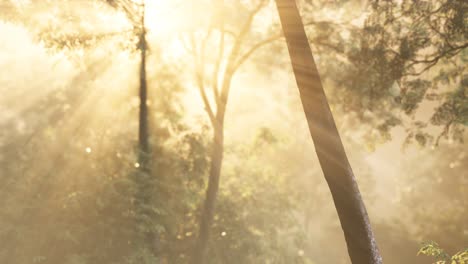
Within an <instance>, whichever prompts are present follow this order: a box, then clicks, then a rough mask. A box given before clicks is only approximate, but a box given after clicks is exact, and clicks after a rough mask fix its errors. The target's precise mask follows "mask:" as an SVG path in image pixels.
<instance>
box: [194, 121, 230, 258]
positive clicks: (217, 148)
mask: <svg viewBox="0 0 468 264" xmlns="http://www.w3.org/2000/svg"><path fill="white" fill-rule="evenodd" d="M222 123H223V122H222V121H221V122H220V119H218V123H217V124H213V128H214V132H213V133H214V134H213V149H212V152H211V165H210V175H209V180H208V188H207V190H206V197H205V202H204V205H203V211H202V214H201V216H200V231H199V234H198V241H197V244H196V246H195V251H194V252H193V254H194V255H193V258H192V264H203V263H204V259H205V255H206V251H207V248H208V240H209V237H210V230H211V224H212V223H213V216H214V211H215V202H216V196H217V194H218V189H219V178H220V176H221V165H222V162H223V151H224V150H223V148H224V147H223V144H224V135H223V134H224V131H223V130H224V129H223V124H222Z"/></svg>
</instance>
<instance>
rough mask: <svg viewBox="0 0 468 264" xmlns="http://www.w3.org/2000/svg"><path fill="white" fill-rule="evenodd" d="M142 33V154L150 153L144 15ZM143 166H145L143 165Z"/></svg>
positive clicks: (140, 136) (140, 117)
mask: <svg viewBox="0 0 468 264" xmlns="http://www.w3.org/2000/svg"><path fill="white" fill-rule="evenodd" d="M141 23H142V25H141V27H142V29H141V30H142V32H141V35H140V56H141V64H140V113H139V130H138V142H139V146H140V152H143V153H148V152H149V139H148V137H149V135H148V105H147V100H148V85H147V81H146V33H145V24H144V23H145V22H144V13H143V18H142V22H141ZM141 165H143V164H141Z"/></svg>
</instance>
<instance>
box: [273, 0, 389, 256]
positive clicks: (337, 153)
mask: <svg viewBox="0 0 468 264" xmlns="http://www.w3.org/2000/svg"><path fill="white" fill-rule="evenodd" d="M276 4H277V8H278V12H279V15H280V20H281V24H282V27H283V32H284V35H285V37H286V41H287V45H288V49H289V55H290V57H291V63H292V67H293V71H294V75H295V77H296V83H297V86H298V88H299V92H300V96H301V101H302V105H303V108H304V112H305V115H306V118H307V122H308V124H309V130H310V134H311V135H312V139H313V141H314V144H315V149H316V152H317V156H318V159H319V162H320V165H321V167H322V170H323V174H324V176H325V179H326V180H327V183H328V186H329V188H330V191H331V194H332V196H333V200H334V202H335V207H336V210H337V212H338V216H339V218H340V222H341V227H342V229H343V232H344V236H345V239H346V244H347V246H348V253H349V256H350V258H351V261H352V263H353V264H376V263H382V258H381V257H380V254H379V251H378V249H377V245H376V242H375V239H374V235H373V233H372V229H371V226H370V222H369V218H368V215H367V212H366V208H365V206H364V203H363V201H362V198H361V194H360V192H359V188H358V186H357V183H356V179H355V177H354V175H353V172H352V170H351V166H350V164H349V161H348V158H347V156H346V153H345V151H344V147H343V144H342V142H341V138H340V136H339V134H338V130H337V128H336V125H335V122H334V120H333V116H332V113H331V111H330V107H329V105H328V102H327V98H326V96H325V92H324V90H323V87H322V84H321V80H320V77H319V73H318V70H317V67H316V65H315V62H314V58H313V56H312V51H311V50H310V47H309V42H308V39H307V36H306V33H305V30H304V25H303V23H302V20H301V17H300V13H299V10H298V8H297V5H296V1H295V0H276Z"/></svg>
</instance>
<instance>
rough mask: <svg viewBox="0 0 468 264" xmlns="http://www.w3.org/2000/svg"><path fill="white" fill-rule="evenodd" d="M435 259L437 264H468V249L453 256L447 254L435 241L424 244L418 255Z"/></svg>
mask: <svg viewBox="0 0 468 264" xmlns="http://www.w3.org/2000/svg"><path fill="white" fill-rule="evenodd" d="M419 254H422V255H426V256H431V257H434V258H435V259H436V260H437V262H435V263H436V264H464V263H468V249H465V250H463V251H460V252H458V253H456V254H455V255H453V256H450V255H449V254H447V253H446V252H445V251H444V250H443V249H442V248H440V247H439V245H438V244H437V243H435V242H433V241H430V242H425V243H423V245H422V247H421V249H420V250H419V252H418V255H419Z"/></svg>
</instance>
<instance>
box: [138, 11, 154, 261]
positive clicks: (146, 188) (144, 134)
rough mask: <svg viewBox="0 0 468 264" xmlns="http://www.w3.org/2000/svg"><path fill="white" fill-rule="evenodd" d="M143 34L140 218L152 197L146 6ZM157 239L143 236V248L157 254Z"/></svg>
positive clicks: (139, 126)
mask: <svg viewBox="0 0 468 264" xmlns="http://www.w3.org/2000/svg"><path fill="white" fill-rule="evenodd" d="M140 23H141V25H140V27H141V29H140V30H141V32H140V36H139V49H140V89H139V97H140V107H139V115H138V121H139V123H138V164H139V168H138V170H139V173H137V179H136V184H137V194H136V197H135V198H136V202H137V208H136V209H137V212H138V214H139V217H142V218H143V217H145V216H146V217H151V212H150V205H151V204H150V203H151V195H152V191H153V190H152V186H153V185H152V181H151V168H150V164H149V163H150V157H151V147H150V140H149V137H150V136H149V117H148V104H147V101H148V82H147V78H146V57H147V50H148V49H147V42H146V29H145V6H144V4H143V5H142V15H141V22H140ZM137 224H139V225H148V223H147V222H145V221H144V220H141V219H140V220H139V221H138V223H137ZM155 242H156V241H155V237H154V235H153V234H152V233H151V232H148V233H145V234H143V241H142V243H143V246H145V247H147V248H148V249H150V250H151V251H153V252H156V247H155Z"/></svg>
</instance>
